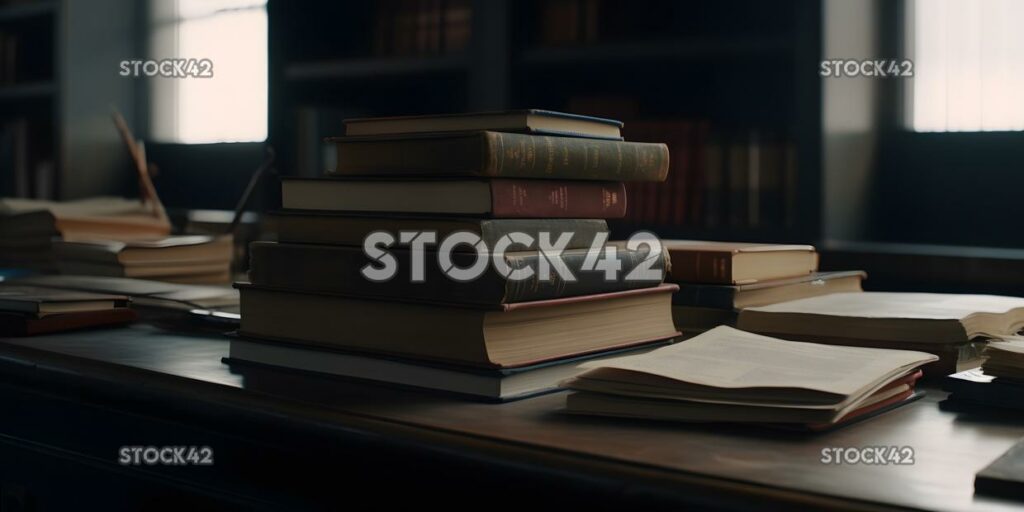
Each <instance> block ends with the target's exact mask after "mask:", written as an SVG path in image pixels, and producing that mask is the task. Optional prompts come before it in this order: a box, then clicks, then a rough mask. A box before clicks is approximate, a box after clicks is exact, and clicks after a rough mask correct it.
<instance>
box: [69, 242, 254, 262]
mask: <svg viewBox="0 0 1024 512" xmlns="http://www.w3.org/2000/svg"><path fill="white" fill-rule="evenodd" d="M233 250H234V245H233V242H232V238H231V237H230V236H218V237H215V236H206V235H187V236H169V237H163V238H154V239H148V240H132V241H118V240H78V241H73V242H68V241H57V242H54V244H53V252H54V254H55V255H56V257H57V258H58V259H61V260H74V261H80V262H88V263H97V264H103V265H122V266H133V265H182V264H191V263H229V262H230V261H231V258H232V251H233Z"/></svg>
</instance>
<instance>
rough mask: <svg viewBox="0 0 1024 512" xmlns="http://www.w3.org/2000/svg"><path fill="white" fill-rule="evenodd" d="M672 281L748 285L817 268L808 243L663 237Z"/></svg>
mask: <svg viewBox="0 0 1024 512" xmlns="http://www.w3.org/2000/svg"><path fill="white" fill-rule="evenodd" d="M662 244H663V245H664V246H665V247H666V248H668V252H669V256H670V257H671V258H672V272H671V273H670V274H669V280H670V281H672V282H674V283H713V284H749V283H757V282H761V281H768V280H773V279H783V278H791V277H802V276H808V275H811V274H812V273H814V272H815V271H817V270H818V253H817V252H815V250H814V247H813V246H810V245H777V244H753V243H739V242H706V241H697V240H662Z"/></svg>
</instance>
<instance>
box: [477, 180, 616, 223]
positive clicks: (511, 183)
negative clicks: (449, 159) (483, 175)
mask: <svg viewBox="0 0 1024 512" xmlns="http://www.w3.org/2000/svg"><path fill="white" fill-rule="evenodd" d="M491 214H492V215H493V216H494V217H497V218H531V217H541V218H542V217H551V218H594V219H619V218H622V217H624V216H625V215H626V187H625V185H624V184H622V183H601V182H558V181H548V180H493V181H491Z"/></svg>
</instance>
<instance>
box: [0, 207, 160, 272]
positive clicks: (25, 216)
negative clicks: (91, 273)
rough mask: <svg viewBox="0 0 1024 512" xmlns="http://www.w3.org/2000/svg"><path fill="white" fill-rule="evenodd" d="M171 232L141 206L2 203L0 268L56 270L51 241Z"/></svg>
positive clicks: (131, 236) (143, 236)
mask: <svg viewBox="0 0 1024 512" xmlns="http://www.w3.org/2000/svg"><path fill="white" fill-rule="evenodd" d="M170 230H171V227H170V224H168V223H167V222H166V221H165V220H161V219H159V218H157V217H154V216H153V215H152V214H151V212H150V210H149V209H148V208H147V207H146V206H145V204H144V203H142V202H140V201H138V200H132V199H123V198H117V197H94V198H89V199H81V200H77V201H65V202H52V201H41V200H35V199H13V198H4V199H0V265H8V266H15V267H26V268H32V269H34V270H39V271H54V270H56V260H55V257H54V254H53V241H54V240H85V239H93V238H107V239H109V238H116V239H118V240H134V239H147V238H155V237H163V236H167V235H168V234H169V233H170Z"/></svg>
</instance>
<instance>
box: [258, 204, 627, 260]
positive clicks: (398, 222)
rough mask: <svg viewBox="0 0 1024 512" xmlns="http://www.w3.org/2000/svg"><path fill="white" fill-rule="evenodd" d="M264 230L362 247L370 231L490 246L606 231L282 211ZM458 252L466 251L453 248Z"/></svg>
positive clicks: (534, 222) (585, 241)
mask: <svg viewBox="0 0 1024 512" xmlns="http://www.w3.org/2000/svg"><path fill="white" fill-rule="evenodd" d="M267 225H268V226H269V230H270V231H271V232H274V233H276V234H277V240H278V241H281V242H293V243H299V244H329V245H347V246H353V247H362V245H363V241H364V240H365V239H366V237H367V236H369V235H370V233H374V232H377V231H386V232H388V233H391V234H393V235H395V236H397V233H398V232H399V231H432V232H434V233H436V234H437V239H438V240H443V239H445V238H446V237H448V236H449V235H451V234H452V233H455V232H458V231H468V232H470V233H473V234H475V235H477V236H479V237H480V239H481V240H482V241H483V243H484V245H486V246H487V247H494V246H495V244H497V242H498V240H500V239H501V238H502V237H504V236H505V235H508V234H510V233H525V234H527V235H529V236H531V237H533V239H534V240H539V239H540V233H542V232H546V233H548V234H549V236H550V237H551V240H552V241H554V240H558V239H559V237H561V236H562V234H563V233H570V234H571V238H570V239H569V243H568V245H566V248H567V249H585V248H587V247H590V246H591V244H592V243H593V241H594V238H595V237H596V236H597V234H598V233H607V232H608V223H607V222H605V221H604V220H603V219H474V218H469V217H462V218H459V217H450V218H444V217H416V216H411V215H404V216H403V215H389V216H379V215H352V214H346V215H340V214H334V213H329V212H309V211H306V212H304V211H294V210H281V211H277V212H274V213H272V214H270V215H268V216H267ZM456 249H458V250H464V251H465V250H471V249H470V248H467V247H465V246H462V245H460V246H458V247H457V248H456Z"/></svg>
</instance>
